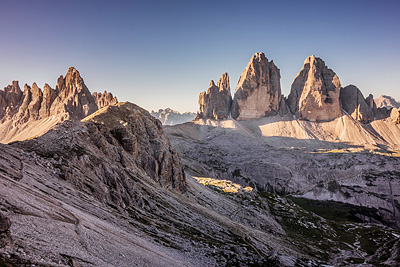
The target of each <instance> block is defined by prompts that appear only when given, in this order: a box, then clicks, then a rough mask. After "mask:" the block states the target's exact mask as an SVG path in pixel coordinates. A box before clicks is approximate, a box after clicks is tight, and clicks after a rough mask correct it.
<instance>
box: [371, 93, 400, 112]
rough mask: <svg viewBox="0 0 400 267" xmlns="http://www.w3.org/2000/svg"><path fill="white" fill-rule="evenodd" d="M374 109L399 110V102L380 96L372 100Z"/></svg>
mask: <svg viewBox="0 0 400 267" xmlns="http://www.w3.org/2000/svg"><path fill="white" fill-rule="evenodd" d="M374 101H375V104H376V107H378V108H388V109H390V108H400V102H398V101H396V100H395V99H394V98H393V97H391V96H387V95H381V96H380V97H378V98H377V99H374Z"/></svg>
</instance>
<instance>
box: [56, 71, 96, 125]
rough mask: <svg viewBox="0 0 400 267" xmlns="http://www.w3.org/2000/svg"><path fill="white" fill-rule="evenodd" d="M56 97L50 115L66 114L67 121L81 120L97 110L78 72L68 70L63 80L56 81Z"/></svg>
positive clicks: (61, 78) (60, 78)
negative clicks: (70, 119)
mask: <svg viewBox="0 0 400 267" xmlns="http://www.w3.org/2000/svg"><path fill="white" fill-rule="evenodd" d="M56 91H57V97H56V99H55V100H54V102H53V105H52V107H51V109H50V114H51V115H54V114H60V113H66V114H67V117H68V119H69V118H72V119H82V118H84V117H86V116H87V115H89V114H92V113H93V112H95V111H96V110H97V104H96V101H95V99H94V97H93V96H92V94H91V93H90V91H89V89H88V88H87V87H86V85H85V83H84V81H83V79H82V77H81V76H80V74H79V72H78V70H76V69H75V68H73V67H70V68H69V69H68V72H67V74H66V75H65V78H64V77H63V76H60V77H59V78H58V80H57V86H56Z"/></svg>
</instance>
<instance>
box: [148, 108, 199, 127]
mask: <svg viewBox="0 0 400 267" xmlns="http://www.w3.org/2000/svg"><path fill="white" fill-rule="evenodd" d="M150 114H151V116H153V117H154V118H156V119H158V120H160V121H161V123H162V125H176V124H181V123H185V122H188V121H191V120H193V119H194V118H195V117H196V113H194V112H184V113H180V112H178V111H176V110H172V109H170V108H166V109H159V110H158V111H154V110H152V111H151V112H150Z"/></svg>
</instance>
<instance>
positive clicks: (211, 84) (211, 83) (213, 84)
mask: <svg viewBox="0 0 400 267" xmlns="http://www.w3.org/2000/svg"><path fill="white" fill-rule="evenodd" d="M214 86H215V82H214V80H211V81H210V85H209V86H208V88H212V87H214Z"/></svg>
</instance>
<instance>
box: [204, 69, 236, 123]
mask: <svg viewBox="0 0 400 267" xmlns="http://www.w3.org/2000/svg"><path fill="white" fill-rule="evenodd" d="M231 103H232V96H231V88H230V85H229V75H228V73H224V74H223V75H222V77H221V78H220V79H219V80H218V83H217V85H215V83H214V81H213V80H211V82H210V86H209V87H208V90H207V92H206V91H204V92H202V93H200V95H199V112H198V113H197V116H196V119H197V120H198V119H213V120H225V119H227V118H228V117H229V113H230V108H231Z"/></svg>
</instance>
